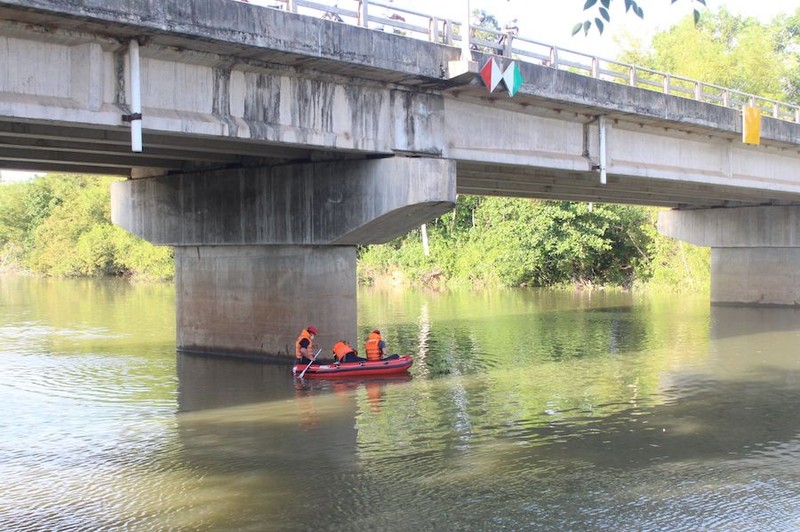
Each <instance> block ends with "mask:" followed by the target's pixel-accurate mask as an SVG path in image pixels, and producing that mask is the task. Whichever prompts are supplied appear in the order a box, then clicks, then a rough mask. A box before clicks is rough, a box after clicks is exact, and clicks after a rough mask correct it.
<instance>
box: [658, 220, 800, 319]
mask: <svg viewBox="0 0 800 532" xmlns="http://www.w3.org/2000/svg"><path fill="white" fill-rule="evenodd" d="M658 230H659V232H661V233H662V234H664V235H667V236H671V237H674V238H678V239H680V240H683V241H685V242H689V243H691V244H695V245H698V246H707V247H711V248H712V249H711V303H712V304H718V305H747V306H792V307H797V306H800V207H791V206H786V207H737V208H718V209H696V210H685V211H681V210H672V211H664V212H662V213H660V214H659V217H658Z"/></svg>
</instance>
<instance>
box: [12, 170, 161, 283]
mask: <svg viewBox="0 0 800 532" xmlns="http://www.w3.org/2000/svg"><path fill="white" fill-rule="evenodd" d="M115 179H116V178H110V177H95V176H84V175H76V174H49V175H46V176H44V177H39V178H37V179H35V180H33V181H31V182H27V183H19V184H14V185H3V186H1V187H0V249H2V259H3V260H2V262H3V263H5V264H6V265H7V264H9V263H15V264H17V265H20V266H24V267H27V268H29V269H31V270H32V271H34V272H38V273H43V274H47V275H59V276H77V275H125V276H131V277H139V278H157V279H165V278H170V277H172V275H173V272H174V266H173V262H172V251H171V249H169V248H158V247H155V246H153V245H151V244H149V243H147V242H144V241H143V240H141V239H139V238H137V237H134V236H133V235H131V234H129V233H127V232H125V231H124V230H122V229H120V228H119V227H116V226H114V225H112V224H111V207H110V194H109V187H110V184H111V182H113V181H114V180H115Z"/></svg>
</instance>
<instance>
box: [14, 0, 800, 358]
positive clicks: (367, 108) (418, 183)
mask: <svg viewBox="0 0 800 532" xmlns="http://www.w3.org/2000/svg"><path fill="white" fill-rule="evenodd" d="M488 57H489V56H486V55H483V54H477V53H476V54H474V57H471V58H467V57H463V52H462V50H461V49H460V48H458V47H455V46H452V45H448V44H441V43H437V42H424V41H419V40H414V39H408V38H405V37H403V36H400V35H394V34H390V33H384V32H378V31H373V30H370V29H365V28H362V27H356V26H350V25H346V24H341V23H337V22H332V21H329V20H321V19H319V18H314V17H308V16H303V15H300V14H295V13H291V12H285V11H282V10H277V9H267V8H261V7H258V6H252V5H248V4H243V3H238V2H232V1H229V0H183V1H181V2H177V1H175V2H167V1H165V2H152V1H150V0H80V1H79V0H0V168H8V169H21V170H41V171H72V172H87V173H102V174H112V175H121V176H125V177H127V178H128V179H127V180H125V181H123V182H120V183H117V184H115V186H114V187H113V189H112V203H113V219H114V222H115V223H117V224H119V225H121V226H122V227H124V228H126V229H127V230H129V231H131V232H133V233H135V234H137V235H139V236H142V237H143V238H146V239H147V240H149V241H151V242H154V243H156V244H162V245H171V246H174V247H175V257H176V285H177V314H178V316H177V328H178V339H177V345H178V347H179V348H180V349H184V350H198V351H215V352H237V353H239V352H251V353H260V354H264V355H275V356H286V355H287V354H288V355H289V356H291V353H292V351H293V345H292V343H293V341H294V337H295V335H296V334H297V332H299V330H300V329H301V328H302V327H303V326H305V325H308V324H310V323H313V324H315V325H316V326H317V327H318V328H319V329H320V333H321V334H320V341H321V343H322V345H330V344H331V343H332V341H334V340H335V339H338V337H349V338H355V337H356V304H355V297H356V280H355V263H356V246H357V245H360V244H371V243H380V242H386V241H388V240H390V239H392V238H394V237H396V236H399V235H402V234H404V233H406V232H407V231H408V230H410V229H411V228H414V227H416V226H418V225H420V224H421V223H424V222H426V221H428V220H430V219H432V218H434V217H436V216H438V215H440V214H442V213H444V212H446V211H447V210H449V209H451V208H452V207H453V205H454V202H455V197H456V194H457V193H464V194H480V195H503V196H520V197H531V198H547V199H562V200H576V201H592V202H611V203H633V204H641V205H655V206H665V207H671V208H672V210H670V211H666V212H665V213H664V215H663V216H662V218H661V220H660V229H661V230H662V231H663V232H665V233H666V234H669V235H672V236H676V237H678V238H682V239H684V240H687V241H690V242H693V243H695V244H699V245H704V246H710V247H712V249H713V252H712V303H720V304H752V305H790V306H797V305H798V304H800V278H798V270H797V267H796V265H797V264H800V252H798V249H799V248H800V230H798V227H799V226H800V218H799V217H800V214H799V213H800V211H798V205H800V176H798V163H800V145H799V143H798V139H800V125H798V124H797V123H793V122H791V121H784V120H780V119H776V118H772V117H765V118H763V119H762V123H761V144H760V145H759V146H752V145H745V144H743V143H742V142H741V137H742V118H741V112H740V111H739V110H736V109H729V108H725V107H722V106H717V105H712V104H709V103H703V102H698V101H693V100H690V99H686V98H681V97H677V96H674V95H670V94H663V93H659V92H655V91H650V90H642V89H639V88H635V87H630V86H626V85H623V84H619V83H612V82H608V81H602V80H596V79H592V78H588V77H585V76H580V75H576V74H573V73H570V72H565V71H562V70H558V69H554V68H551V67H550V66H544V65H541V64H531V63H520V64H519V68H520V71H521V75H522V78H523V80H524V82H523V84H522V86H521V88H520V89H519V92H517V93H516V95H515V96H513V97H510V96H508V94H506V93H501V92H494V93H489V91H488V90H487V89H486V87H485V86H484V85H483V83H482V82H481V81H480V78H479V76H478V74H477V73H476V71H477V67H479V66H482V65H483V64H484V63H485V61H486V60H487V59H488ZM470 59H471V61H470ZM501 61H503V66H505V65H506V64H507V62H508V60H507V59H501ZM140 113H141V114H140ZM139 128H141V129H142V130H143V134H142V137H141V146H139V145H138V140H137V135H136V130H138V129H139ZM132 130H133V133H134V134H133V135H132Z"/></svg>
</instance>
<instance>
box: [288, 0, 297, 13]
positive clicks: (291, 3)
mask: <svg viewBox="0 0 800 532" xmlns="http://www.w3.org/2000/svg"><path fill="white" fill-rule="evenodd" d="M286 5H287V7H288V9H289V13H297V0H286Z"/></svg>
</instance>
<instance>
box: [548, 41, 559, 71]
mask: <svg viewBox="0 0 800 532" xmlns="http://www.w3.org/2000/svg"><path fill="white" fill-rule="evenodd" d="M550 66H551V67H553V68H558V48H556V47H555V46H551V47H550Z"/></svg>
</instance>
